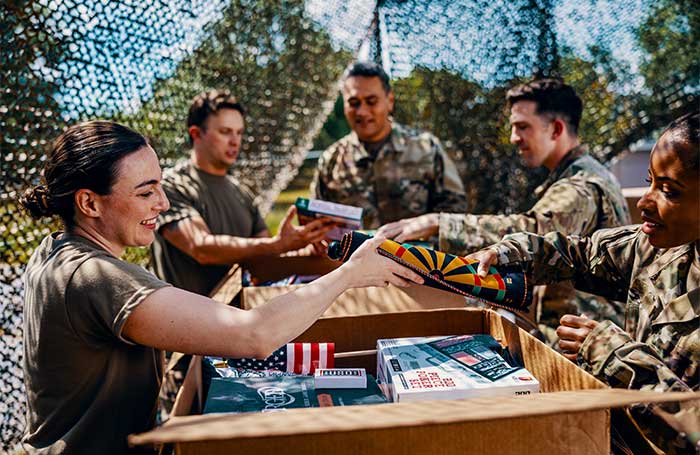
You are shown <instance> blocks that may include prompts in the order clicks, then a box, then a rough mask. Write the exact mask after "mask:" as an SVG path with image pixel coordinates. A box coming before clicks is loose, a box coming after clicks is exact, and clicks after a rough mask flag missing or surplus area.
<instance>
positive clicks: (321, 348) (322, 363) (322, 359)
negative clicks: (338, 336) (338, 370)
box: [318, 343, 328, 368]
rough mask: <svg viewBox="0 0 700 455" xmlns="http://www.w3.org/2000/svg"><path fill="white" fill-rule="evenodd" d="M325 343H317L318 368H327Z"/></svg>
mask: <svg viewBox="0 0 700 455" xmlns="http://www.w3.org/2000/svg"><path fill="white" fill-rule="evenodd" d="M327 346H328V344H327V343H319V344H318V367H319V368H328V367H327V366H326V365H327V357H326V350H327Z"/></svg>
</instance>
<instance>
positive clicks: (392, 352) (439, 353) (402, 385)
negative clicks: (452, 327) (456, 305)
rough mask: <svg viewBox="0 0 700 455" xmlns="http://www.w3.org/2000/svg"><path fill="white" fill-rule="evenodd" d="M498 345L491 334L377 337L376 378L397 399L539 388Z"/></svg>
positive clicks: (517, 392) (513, 392)
mask: <svg viewBox="0 0 700 455" xmlns="http://www.w3.org/2000/svg"><path fill="white" fill-rule="evenodd" d="M498 349H499V345H498V342H496V340H494V338H493V337H491V336H490V335H461V336H439V337H419V338H393V339H386V340H377V381H378V382H379V383H381V384H383V385H384V388H383V390H385V391H386V393H387V398H388V399H389V400H392V401H395V402H408V401H424V400H443V399H460V398H472V397H480V396H507V395H529V394H532V393H538V392H539V381H538V380H537V379H536V378H535V377H534V376H533V375H532V374H530V373H529V372H528V371H527V370H526V369H524V368H521V367H517V366H511V365H509V364H508V363H507V362H506V361H505V360H504V359H503V357H502V356H501V355H500V354H499V353H498V352H497V351H498Z"/></svg>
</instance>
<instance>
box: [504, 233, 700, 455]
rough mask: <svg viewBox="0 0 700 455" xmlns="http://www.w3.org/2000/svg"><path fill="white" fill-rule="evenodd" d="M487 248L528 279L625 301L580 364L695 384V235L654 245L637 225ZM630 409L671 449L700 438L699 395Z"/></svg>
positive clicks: (597, 372) (675, 386)
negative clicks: (620, 320)
mask: <svg viewBox="0 0 700 455" xmlns="http://www.w3.org/2000/svg"><path fill="white" fill-rule="evenodd" d="M696 228H697V227H696ZM492 248H494V249H495V250H496V251H497V252H498V258H499V264H514V263H522V264H523V266H524V267H525V270H526V271H527V273H528V275H529V276H530V277H531V278H532V280H533V283H536V284H544V283H552V282H556V281H560V280H573V281H574V283H575V285H576V288H577V289H582V290H584V291H588V292H595V293H596V294H602V295H604V296H606V297H609V298H612V299H616V300H625V301H626V309H625V324H624V325H625V328H624V330H623V329H622V328H620V327H618V326H616V325H615V324H613V323H612V322H610V321H605V322H602V323H599V324H598V325H597V326H596V328H595V329H594V330H593V331H592V332H591V333H590V334H589V335H588V336H587V338H586V339H585V340H584V342H583V345H582V346H581V349H580V352H579V353H578V360H579V364H580V365H581V367H582V368H584V369H585V370H586V371H588V372H590V373H591V374H593V375H594V376H596V377H597V378H599V379H601V380H602V381H604V382H605V383H607V384H609V385H610V386H612V387H621V388H630V389H642V390H655V391H667V390H668V391H688V390H693V391H700V241H696V242H694V243H691V244H686V245H682V246H679V247H676V248H669V249H656V248H654V247H652V246H651V244H650V243H649V241H648V238H647V236H646V235H645V234H644V233H642V231H641V229H640V226H625V227H620V228H614V229H604V230H601V231H598V232H596V233H594V234H593V235H592V236H591V237H588V238H579V237H573V236H572V237H566V236H564V235H562V234H560V233H556V232H552V233H550V234H547V235H545V236H538V235H535V234H527V233H521V234H514V235H509V236H506V237H505V238H504V239H503V241H502V242H500V243H498V244H496V245H494V246H493V247H492ZM633 413H634V415H635V417H636V418H637V419H638V421H639V423H640V424H641V426H642V428H643V429H644V430H645V432H647V434H648V436H649V437H650V439H651V440H652V441H654V442H655V443H657V445H660V446H662V447H663V448H664V449H665V450H668V451H669V452H671V453H690V451H691V450H693V449H690V447H691V446H692V445H694V444H700V400H696V401H693V402H689V403H685V404H682V405H678V404H674V405H663V406H646V407H637V408H635V409H634V410H633ZM695 447H696V448H699V449H700V445H696V446H695ZM686 450H688V452H685V451H686Z"/></svg>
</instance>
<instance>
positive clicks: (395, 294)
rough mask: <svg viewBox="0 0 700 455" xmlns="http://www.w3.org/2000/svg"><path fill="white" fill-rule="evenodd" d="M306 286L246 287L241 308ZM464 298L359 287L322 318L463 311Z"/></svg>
mask: <svg viewBox="0 0 700 455" xmlns="http://www.w3.org/2000/svg"><path fill="white" fill-rule="evenodd" d="M302 286H303V285H290V286H274V287H273V286H270V287H246V288H243V294H242V295H243V298H242V300H241V308H244V309H251V308H255V307H258V306H260V305H263V304H265V303H266V302H267V301H269V300H270V299H272V298H274V297H277V296H279V295H282V294H286V293H287V292H291V291H294V290H296V289H299V288H300V287H302ZM465 305H466V304H465V300H464V297H463V296H461V295H457V294H452V293H449V292H446V291H442V290H439V289H433V288H429V287H427V286H409V287H407V288H398V287H395V286H391V285H389V286H387V287H386V288H377V287H369V288H356V289H348V290H347V291H344V292H343V293H342V294H341V295H340V296H339V297H338V298H337V299H336V300H335V302H334V303H333V304H332V305H331V306H330V307H328V309H327V310H326V311H325V312H324V313H323V317H339V316H352V315H363V314H377V313H390V312H398V311H417V310H431V309H437V308H464V307H465Z"/></svg>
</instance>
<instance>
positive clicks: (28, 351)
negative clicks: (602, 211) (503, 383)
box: [22, 121, 422, 454]
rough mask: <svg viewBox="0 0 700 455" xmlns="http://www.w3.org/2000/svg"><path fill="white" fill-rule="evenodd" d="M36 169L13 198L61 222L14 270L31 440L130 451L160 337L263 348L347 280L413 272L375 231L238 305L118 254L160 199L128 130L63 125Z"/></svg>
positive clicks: (389, 278) (40, 444)
mask: <svg viewBox="0 0 700 455" xmlns="http://www.w3.org/2000/svg"><path fill="white" fill-rule="evenodd" d="M43 179H44V183H43V184H42V185H40V186H38V187H36V188H32V189H30V190H27V192H26V193H25V195H24V196H23V198H22V203H23V205H24V206H25V207H26V208H27V209H29V211H30V212H31V213H32V214H33V215H34V216H36V217H41V216H50V215H58V216H59V217H60V218H61V220H62V221H63V224H64V225H65V230H64V231H62V232H56V233H53V234H51V235H49V236H48V237H46V238H45V239H44V240H43V242H42V243H41V245H40V246H39V247H38V248H37V250H36V251H35V252H34V254H33V255H32V258H31V260H30V261H29V263H28V265H27V270H26V275H25V309H24V316H25V321H24V324H25V325H24V349H25V352H24V372H25V382H26V388H27V399H28V400H27V401H28V417H27V433H26V434H25V436H24V438H23V443H24V447H25V448H26V449H27V450H28V451H29V452H31V453H52V454H54V453H85V454H87V453H90V454H112V453H113V454H120V453H127V452H128V451H129V449H128V447H127V441H126V437H127V435H129V434H130V433H136V432H143V431H146V430H148V429H149V428H150V427H151V426H152V425H153V423H154V416H155V408H156V400H157V396H158V389H159V385H160V380H161V375H162V357H161V351H162V350H170V351H178V352H186V353H196V354H212V355H218V356H225V357H265V356H267V355H268V354H269V353H271V352H272V351H273V350H275V349H277V348H278V347H279V346H281V345H283V344H284V343H286V342H288V341H290V340H291V339H293V338H294V337H295V336H296V335H298V334H300V333H301V332H303V331H304V330H305V329H306V328H307V327H309V326H310V325H311V324H312V323H313V322H314V321H315V320H316V319H317V318H318V317H319V316H320V315H321V314H322V313H323V312H324V311H325V309H326V308H327V307H328V306H329V305H330V304H331V303H332V302H333V300H334V299H335V298H336V297H337V296H338V295H339V294H340V293H341V292H343V291H344V290H346V289H348V288H351V287H360V286H386V285H387V284H388V283H392V284H394V285H397V286H406V285H408V284H409V283H411V282H421V281H422V280H421V278H420V277H419V276H418V275H417V274H415V273H413V272H411V271H410V270H408V269H406V268H403V267H401V266H399V265H397V264H395V263H394V262H393V261H391V260H389V259H386V258H383V257H381V256H379V255H378V254H377V253H376V247H377V246H378V245H379V244H380V242H381V240H382V239H376V241H373V242H371V243H369V242H368V245H367V246H366V247H364V248H363V249H362V251H361V254H356V255H354V256H353V258H352V260H351V261H349V262H348V263H347V264H345V265H343V266H341V267H340V268H338V269H337V270H335V271H333V272H331V273H329V274H328V275H326V276H323V277H321V278H319V279H318V280H316V281H314V282H313V283H311V284H309V285H308V286H305V287H304V288H302V289H299V290H297V291H294V292H291V293H289V294H286V295H283V296H280V297H277V298H274V299H272V300H271V301H269V302H268V303H267V304H266V305H264V306H261V307H259V308H255V309H253V310H249V311H243V310H240V309H237V308H233V307H229V306H226V305H221V304H217V303H215V302H213V301H212V300H210V299H208V298H206V297H202V296H200V295H197V294H193V293H190V292H187V291H184V290H181V289H177V288H174V287H172V286H170V285H168V284H167V283H165V282H163V281H160V280H158V279H157V278H156V277H155V276H153V275H152V274H150V273H149V272H147V271H146V270H144V269H143V268H141V267H139V266H137V265H134V264H130V263H127V262H124V261H122V260H120V259H119V257H120V256H121V255H122V253H123V252H124V249H125V248H126V247H127V246H146V245H149V244H150V243H151V242H152V241H153V238H154V230H155V228H156V218H157V217H158V214H159V213H160V212H161V211H163V210H166V209H167V208H168V200H167V199H166V197H165V195H164V193H163V191H162V189H161V186H160V180H161V169H160V166H159V164H158V158H157V157H156V154H155V152H154V151H153V149H152V148H151V147H150V146H149V145H148V143H147V142H146V139H145V138H144V137H143V136H142V135H140V134H139V133H137V132H135V131H133V130H131V129H129V128H127V127H124V126H122V125H119V124H116V123H112V122H105V121H95V122H88V123H83V124H80V125H77V126H74V127H72V128H69V129H68V130H66V131H65V132H64V133H63V134H62V135H61V136H60V137H59V138H58V139H57V141H56V142H55V144H54V146H53V148H52V150H51V152H50V153H49V156H48V159H47V162H46V165H45V168H44V174H43ZM132 450H135V449H132Z"/></svg>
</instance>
